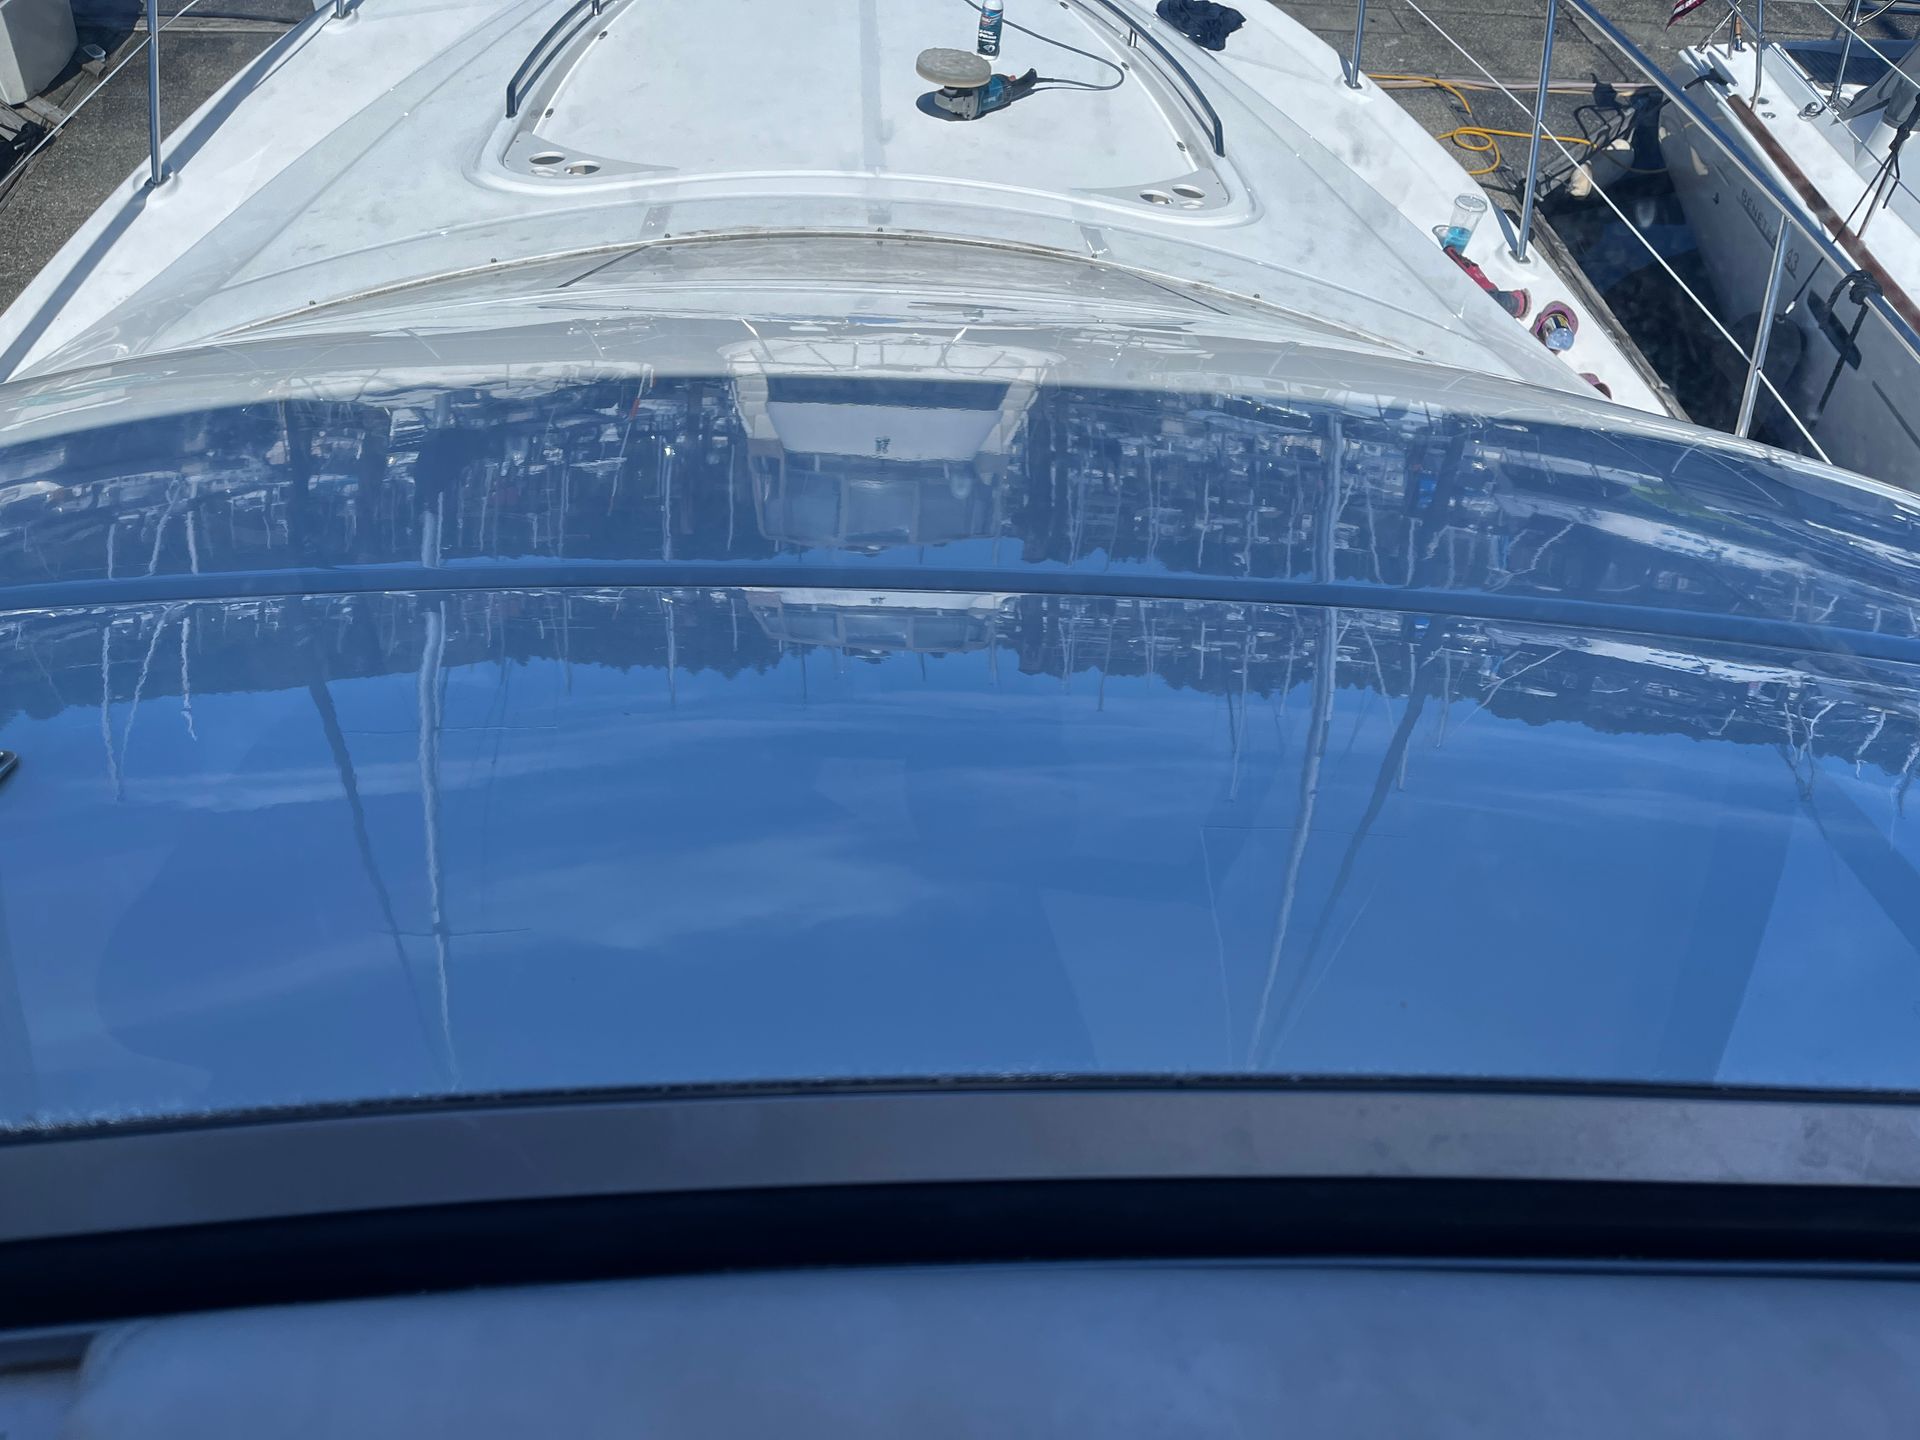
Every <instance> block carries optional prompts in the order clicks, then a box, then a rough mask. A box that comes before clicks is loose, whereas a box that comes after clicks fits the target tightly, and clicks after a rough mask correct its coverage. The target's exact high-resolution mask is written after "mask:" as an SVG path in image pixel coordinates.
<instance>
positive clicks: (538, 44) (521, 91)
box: [507, 0, 606, 120]
mask: <svg viewBox="0 0 1920 1440" xmlns="http://www.w3.org/2000/svg"><path fill="white" fill-rule="evenodd" d="M605 6H606V0H574V3H573V4H572V5H570V6H568V7H567V13H566V14H564V15H562V16H561V17H560V18H559V19H558V20H556V21H554V22H553V24H552V25H550V26H548V27H547V33H546V34H544V35H542V36H541V37H540V38H539V39H538V40H536V41H535V42H534V45H533V49H531V50H529V51H528V52H527V58H526V59H524V60H522V61H521V62H520V68H519V69H518V70H515V71H514V72H513V78H512V79H511V80H509V81H507V119H509V120H511V119H513V117H514V116H516V115H518V114H519V113H520V106H521V105H522V104H523V103H525V101H526V98H527V92H528V91H529V90H530V89H532V88H533V82H534V81H535V80H537V79H539V78H540V75H541V72H542V71H544V70H545V69H546V68H547V66H549V65H551V64H552V63H553V60H554V57H555V56H556V55H558V54H559V53H560V51H561V49H562V47H563V46H564V45H565V43H566V42H567V41H568V40H571V39H572V38H573V37H574V34H575V32H576V31H578V30H579V28H580V26H581V25H582V23H584V22H585V21H587V20H590V19H592V18H593V17H594V16H596V15H598V14H599V13H600V12H601V10H602V9H604V8H605ZM562 31H565V32H566V33H565V34H564V35H563V34H561V32H562ZM556 36H558V37H559V38H558V40H557V41H556V39H555V37H556Z"/></svg>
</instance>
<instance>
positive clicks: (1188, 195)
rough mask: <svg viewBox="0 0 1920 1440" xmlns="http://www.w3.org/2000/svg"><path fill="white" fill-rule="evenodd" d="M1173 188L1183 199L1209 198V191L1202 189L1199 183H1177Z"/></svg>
mask: <svg viewBox="0 0 1920 1440" xmlns="http://www.w3.org/2000/svg"><path fill="white" fill-rule="evenodd" d="M1172 188H1173V193H1174V194H1176V195H1178V196H1179V197H1180V198H1181V199H1182V200H1204V199H1206V198H1207V192H1206V191H1204V190H1202V189H1201V188H1200V187H1199V186H1198V185H1185V184H1181V185H1175V186H1173V187H1172Z"/></svg>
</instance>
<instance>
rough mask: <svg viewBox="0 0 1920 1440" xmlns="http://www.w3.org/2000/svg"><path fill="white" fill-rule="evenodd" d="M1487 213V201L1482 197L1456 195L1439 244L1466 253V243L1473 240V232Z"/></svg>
mask: <svg viewBox="0 0 1920 1440" xmlns="http://www.w3.org/2000/svg"><path fill="white" fill-rule="evenodd" d="M1486 213H1487V201H1486V197H1485V196H1484V195H1458V196H1455V197H1454V201H1453V213H1452V214H1451V215H1449V216H1448V217H1447V228H1446V230H1445V232H1443V233H1442V235H1441V237H1440V243H1441V244H1442V245H1443V246H1445V247H1446V248H1447V249H1449V250H1458V251H1460V252H1461V253H1462V254H1465V253H1466V249H1467V242H1468V241H1469V240H1471V239H1473V232H1474V231H1475V230H1476V229H1478V228H1479V225H1480V221H1481V219H1482V217H1484V216H1485V215H1486Z"/></svg>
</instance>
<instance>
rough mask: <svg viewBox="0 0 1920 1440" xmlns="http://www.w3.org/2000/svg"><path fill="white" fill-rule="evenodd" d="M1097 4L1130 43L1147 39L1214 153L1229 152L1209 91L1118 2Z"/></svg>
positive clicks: (1101, 0) (1110, 0) (1098, 0)
mask: <svg viewBox="0 0 1920 1440" xmlns="http://www.w3.org/2000/svg"><path fill="white" fill-rule="evenodd" d="M1094 3H1095V4H1097V5H1099V6H1100V7H1101V8H1102V9H1104V10H1106V11H1107V12H1108V13H1109V14H1110V15H1112V16H1113V18H1114V19H1116V20H1118V21H1119V22H1120V23H1121V24H1123V25H1125V26H1126V27H1127V38H1128V41H1129V43H1131V42H1132V41H1133V40H1134V39H1135V38H1136V37H1137V38H1139V39H1141V40H1144V41H1146V42H1147V44H1149V45H1151V46H1152V47H1153V52H1154V54H1156V55H1158V56H1159V57H1160V59H1161V60H1162V62H1164V63H1165V65H1166V67H1167V68H1168V69H1169V70H1171V71H1173V73H1174V74H1175V75H1177V76H1179V77H1180V80H1181V83H1182V84H1184V85H1185V86H1186V88H1187V104H1188V106H1189V107H1191V108H1192V110H1193V111H1194V114H1195V116H1196V117H1197V118H1198V119H1199V120H1200V122H1201V124H1202V125H1204V126H1205V127H1206V131H1207V140H1208V142H1209V143H1210V144H1211V145H1212V146H1213V153H1214V154H1216V155H1219V156H1222V157H1224V156H1225V155H1226V153H1227V136H1226V130H1225V129H1224V127H1222V125H1221V124H1220V112H1219V111H1218V110H1216V109H1214V108H1213V102H1212V101H1211V100H1209V99H1207V92H1206V91H1204V90H1202V89H1201V88H1200V83H1199V82H1198V81H1197V80H1195V79H1194V78H1193V76H1191V75H1189V74H1188V73H1187V67H1186V66H1184V65H1182V64H1181V63H1180V62H1179V60H1177V59H1176V58H1174V54H1173V52H1172V51H1171V50H1169V49H1167V47H1166V46H1165V45H1162V44H1161V43H1160V39H1159V37H1158V36H1156V35H1155V34H1154V33H1153V32H1152V31H1151V30H1149V29H1147V28H1146V26H1145V25H1143V24H1141V22H1140V21H1139V20H1137V19H1136V18H1135V17H1134V16H1132V15H1130V14H1128V13H1127V12H1126V11H1125V10H1123V9H1121V8H1120V6H1118V5H1116V4H1115V3H1114V0H1094ZM1360 3H1361V4H1362V5H1363V6H1364V5H1365V4H1366V0H1360Z"/></svg>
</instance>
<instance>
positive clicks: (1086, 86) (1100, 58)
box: [964, 0, 1127, 91]
mask: <svg viewBox="0 0 1920 1440" xmlns="http://www.w3.org/2000/svg"><path fill="white" fill-rule="evenodd" d="M964 3H965V4H966V7H967V8H968V9H969V10H971V11H973V12H974V13H975V14H976V15H977V14H979V13H980V7H979V5H977V4H976V3H975V0H964ZM1000 23H1001V24H1002V25H1004V26H1005V27H1006V28H1007V29H1009V30H1015V31H1018V32H1019V33H1020V34H1022V35H1026V36H1028V37H1030V38H1032V39H1034V40H1038V41H1041V42H1042V43H1044V44H1047V45H1052V46H1054V47H1055V48H1056V49H1060V50H1065V51H1067V52H1068V53H1069V54H1072V55H1078V56H1080V57H1081V58H1083V59H1086V60H1091V61H1093V63H1094V64H1096V65H1104V66H1106V67H1107V69H1109V70H1111V71H1113V81H1112V83H1111V84H1107V85H1096V84H1095V83H1094V82H1093V81H1091V80H1073V79H1069V78H1067V77H1065V76H1061V75H1038V76H1035V77H1034V84H1033V86H1032V89H1033V90H1094V91H1101V90H1118V89H1119V88H1120V87H1121V86H1122V85H1124V84H1126V83H1127V70H1126V67H1125V66H1124V65H1119V64H1116V63H1115V62H1114V61H1112V60H1109V59H1108V58H1107V57H1106V56H1104V55H1096V54H1094V53H1093V51H1091V50H1082V49H1081V48H1080V47H1079V46H1078V45H1069V44H1068V43H1067V42H1066V41H1064V40H1056V39H1054V38H1053V36H1051V35H1042V34H1041V33H1040V32H1039V31H1038V30H1029V29H1028V28H1027V27H1026V26H1024V25H1022V24H1019V23H1018V22H1017V21H1013V20H1006V19H1003V20H1002V21H1001V22H1000Z"/></svg>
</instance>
